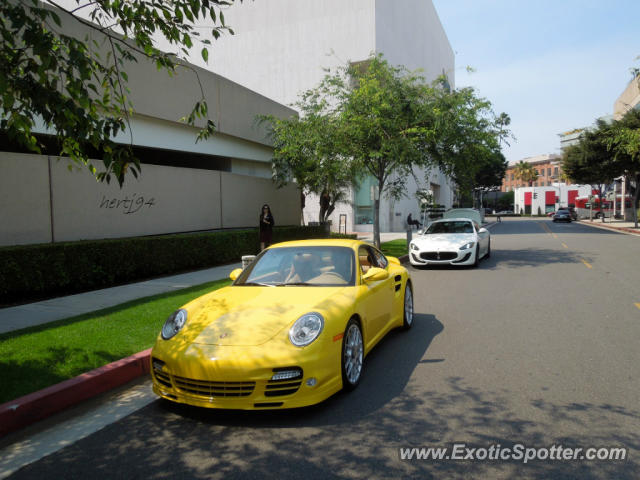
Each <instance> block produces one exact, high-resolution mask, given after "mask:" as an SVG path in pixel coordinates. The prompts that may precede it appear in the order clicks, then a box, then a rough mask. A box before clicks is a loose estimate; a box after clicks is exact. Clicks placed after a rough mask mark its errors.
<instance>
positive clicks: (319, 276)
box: [234, 246, 355, 287]
mask: <svg viewBox="0 0 640 480" xmlns="http://www.w3.org/2000/svg"><path fill="white" fill-rule="evenodd" d="M354 266H355V261H354V253H353V250H352V249H350V248H347V247H331V246H318V247H281V248H270V249H269V250H266V251H265V252H263V253H262V254H261V255H260V256H258V258H256V260H255V261H254V262H253V263H252V264H251V265H250V266H249V267H247V269H246V270H245V271H243V272H242V273H241V274H240V276H239V277H238V279H237V280H236V281H235V283H234V285H236V286H255V285H259V286H269V287H282V286H290V285H302V286H324V287H326V286H348V285H355V275H354V271H355V268H354Z"/></svg>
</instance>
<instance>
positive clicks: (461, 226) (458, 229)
mask: <svg viewBox="0 0 640 480" xmlns="http://www.w3.org/2000/svg"><path fill="white" fill-rule="evenodd" d="M432 233H474V232H473V225H472V224H471V222H470V221H466V220H457V221H449V222H435V223H432V224H431V225H429V228H427V231H426V232H425V234H427V235H428V234H432Z"/></svg>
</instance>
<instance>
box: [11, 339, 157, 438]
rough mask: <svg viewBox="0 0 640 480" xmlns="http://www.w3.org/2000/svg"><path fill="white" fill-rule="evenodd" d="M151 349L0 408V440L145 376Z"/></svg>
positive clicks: (148, 366) (148, 367) (147, 371)
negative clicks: (8, 434)
mask: <svg viewBox="0 0 640 480" xmlns="http://www.w3.org/2000/svg"><path fill="white" fill-rule="evenodd" d="M150 356H151V349H148V350H144V351H142V352H139V353H136V354H135V355H131V356H130V357H126V358H123V359H120V360H117V361H115V362H112V363H109V364H108V365H104V366H102V367H100V368H96V369H95V370H91V371H90V372H86V373H83V374H82V375H78V376H77V377H74V378H70V379H69V380H65V381H64V382H61V383H58V384H56V385H52V386H50V387H47V388H45V389H43V390H39V391H37V392H33V393H30V394H28V395H25V396H24V397H20V398H17V399H15V400H11V401H9V402H7V403H4V404H2V405H0V437H1V436H4V435H6V434H7V433H10V432H13V431H15V430H18V429H20V428H23V427H26V426H27V425H30V424H32V423H34V422H37V421H38V420H42V419H43V418H46V417H48V416H50V415H53V414H54V413H57V412H59V411H61V410H64V409H65V408H68V407H70V406H73V405H76V404H78V403H80V402H82V401H84V400H87V399H89V398H92V397H95V396H97V395H99V394H101V393H104V392H107V391H109V390H111V389H113V388H116V387H119V386H121V385H124V384H125V383H128V382H130V381H131V380H133V379H135V378H138V377H140V376H142V375H145V374H147V373H149V369H150Z"/></svg>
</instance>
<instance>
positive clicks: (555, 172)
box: [553, 167, 558, 175]
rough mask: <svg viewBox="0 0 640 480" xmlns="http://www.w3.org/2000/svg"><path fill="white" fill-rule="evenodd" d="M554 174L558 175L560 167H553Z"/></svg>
mask: <svg viewBox="0 0 640 480" xmlns="http://www.w3.org/2000/svg"><path fill="white" fill-rule="evenodd" d="M553 174H554V175H558V167H554V168H553Z"/></svg>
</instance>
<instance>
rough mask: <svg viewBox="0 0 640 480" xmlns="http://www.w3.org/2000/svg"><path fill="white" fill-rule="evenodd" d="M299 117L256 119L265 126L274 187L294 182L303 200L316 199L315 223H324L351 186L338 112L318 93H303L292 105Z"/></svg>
mask: <svg viewBox="0 0 640 480" xmlns="http://www.w3.org/2000/svg"><path fill="white" fill-rule="evenodd" d="M296 107H297V108H298V109H299V111H300V114H301V115H300V117H297V116H296V117H291V118H287V119H281V118H278V117H275V116H273V115H264V116H260V117H258V119H259V121H260V122H262V123H266V124H267V125H268V130H269V133H270V136H271V140H272V142H273V146H274V152H273V159H272V170H273V179H274V181H275V182H276V184H277V185H278V187H281V186H284V185H286V184H287V183H289V182H291V181H292V180H295V182H296V183H297V184H298V187H299V188H300V190H301V194H302V204H303V207H304V203H305V197H306V195H308V194H309V193H314V194H316V195H317V196H318V199H319V204H320V210H319V212H320V213H319V218H318V220H319V222H320V223H325V222H327V220H328V218H329V216H330V215H331V214H332V213H333V211H334V210H335V207H336V204H337V203H338V202H342V201H345V200H346V197H347V192H348V190H349V188H350V187H352V185H353V173H352V172H351V169H350V164H351V161H350V159H349V158H346V157H344V155H343V152H342V146H341V133H340V129H341V126H340V125H341V124H340V118H339V115H338V113H337V112H336V111H335V109H334V108H332V107H331V106H330V105H329V104H327V102H326V101H325V98H324V97H323V95H322V92H321V91H319V90H313V89H312V90H308V91H306V92H304V94H303V95H302V97H301V99H300V101H299V102H298V103H296Z"/></svg>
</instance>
